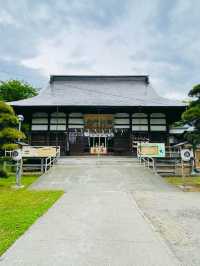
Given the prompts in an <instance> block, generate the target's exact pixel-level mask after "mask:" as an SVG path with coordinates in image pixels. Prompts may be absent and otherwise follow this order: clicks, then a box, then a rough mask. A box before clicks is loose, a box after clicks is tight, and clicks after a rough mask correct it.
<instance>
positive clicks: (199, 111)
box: [182, 84, 200, 149]
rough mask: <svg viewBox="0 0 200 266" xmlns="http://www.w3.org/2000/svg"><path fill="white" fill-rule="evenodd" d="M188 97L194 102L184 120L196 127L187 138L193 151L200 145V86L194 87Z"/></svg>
mask: <svg viewBox="0 0 200 266" xmlns="http://www.w3.org/2000/svg"><path fill="white" fill-rule="evenodd" d="M188 95H189V96H190V97H192V98H194V100H193V101H191V102H190V105H189V107H188V109H187V110H186V111H185V112H184V113H183V114H182V119H183V121H184V122H186V123H190V124H192V125H193V126H194V131H193V132H187V133H186V134H185V138H186V139H187V140H188V141H189V143H191V144H192V146H193V149H196V147H197V145H199V144H200V84H198V85H196V86H194V87H193V89H192V90H191V91H190V92H189V94H188Z"/></svg>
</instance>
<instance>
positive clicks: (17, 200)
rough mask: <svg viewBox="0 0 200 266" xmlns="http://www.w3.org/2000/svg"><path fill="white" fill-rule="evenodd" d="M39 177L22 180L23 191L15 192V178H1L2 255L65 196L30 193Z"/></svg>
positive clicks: (39, 192)
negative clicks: (32, 185)
mask: <svg viewBox="0 0 200 266" xmlns="http://www.w3.org/2000/svg"><path fill="white" fill-rule="evenodd" d="M36 179H37V176H25V177H23V178H22V184H23V185H24V188H23V189H20V190H15V189H13V188H12V186H13V185H14V184H15V177H14V176H10V177H9V178H7V179H2V178H0V255H2V254H3V252H5V250H6V249H7V248H8V247H9V246H10V245H11V244H12V243H13V242H14V241H15V240H16V239H17V238H18V237H19V236H20V235H22V234H23V233H24V232H25V231H26V230H27V229H28V228H29V226H30V225H31V224H33V223H34V222H35V220H36V219H37V218H38V217H40V216H41V215H42V214H43V213H45V212H46V211H47V210H48V209H49V207H51V206H52V205H53V204H54V202H55V201H56V200H57V199H58V198H59V197H60V196H61V195H62V194H63V192H62V191H29V190H27V187H28V186H29V185H30V184H32V183H33V182H34V181H35V180H36Z"/></svg>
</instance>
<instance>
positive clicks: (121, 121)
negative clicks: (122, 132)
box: [114, 113, 130, 129]
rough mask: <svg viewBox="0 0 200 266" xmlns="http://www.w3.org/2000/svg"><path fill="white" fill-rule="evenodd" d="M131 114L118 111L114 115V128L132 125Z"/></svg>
mask: <svg viewBox="0 0 200 266" xmlns="http://www.w3.org/2000/svg"><path fill="white" fill-rule="evenodd" d="M129 124H130V121H129V114H127V113H116V114H115V117H114V128H122V129H123V128H129V127H130V125H129Z"/></svg>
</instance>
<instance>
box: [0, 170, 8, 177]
mask: <svg viewBox="0 0 200 266" xmlns="http://www.w3.org/2000/svg"><path fill="white" fill-rule="evenodd" d="M0 178H8V173H7V171H6V170H5V169H3V168H0Z"/></svg>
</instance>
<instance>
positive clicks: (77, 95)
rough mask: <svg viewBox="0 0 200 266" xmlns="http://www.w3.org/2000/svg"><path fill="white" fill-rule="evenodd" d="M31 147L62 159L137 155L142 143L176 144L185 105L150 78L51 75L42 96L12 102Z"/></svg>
mask: <svg viewBox="0 0 200 266" xmlns="http://www.w3.org/2000/svg"><path fill="white" fill-rule="evenodd" d="M12 106H13V107H14V109H15V111H16V113H17V114H23V115H24V117H25V123H28V125H29V127H30V128H29V130H30V134H29V139H28V141H29V143H30V144H31V145H35V146H43V145H48V146H55V145H57V146H60V148H61V154H62V155H81V154H96V153H101V154H114V155H115V154H120V155H123V154H124V155H128V154H135V152H136V150H135V145H134V143H137V142H138V141H149V142H162V143H166V144H167V145H169V144H170V137H171V134H170V125H171V124H173V123H174V122H175V121H178V120H180V117H181V113H182V112H183V111H184V110H185V104H183V103H181V102H177V101H174V100H169V99H165V98H163V97H161V96H159V95H158V94H157V93H156V92H155V90H154V89H153V88H152V86H151V85H150V82H149V77H148V76H58V75H52V76H50V81H49V84H48V86H47V87H46V88H44V89H42V90H41V91H40V93H39V95H38V96H35V97H33V98H29V99H25V100H20V101H16V102H12Z"/></svg>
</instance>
